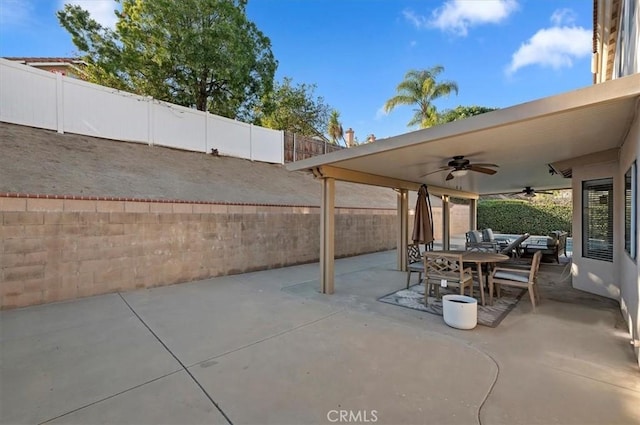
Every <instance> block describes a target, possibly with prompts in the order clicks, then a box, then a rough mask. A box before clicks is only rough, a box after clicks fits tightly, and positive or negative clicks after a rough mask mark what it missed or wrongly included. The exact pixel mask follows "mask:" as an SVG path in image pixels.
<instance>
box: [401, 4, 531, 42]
mask: <svg viewBox="0 0 640 425" xmlns="http://www.w3.org/2000/svg"><path fill="white" fill-rule="evenodd" d="M517 9H518V3H517V1H516V0H483V1H478V0H448V1H447V2H446V3H445V4H444V5H443V6H441V7H439V8H437V9H436V10H434V11H433V13H432V15H431V19H426V18H424V17H420V16H415V14H414V19H409V17H408V16H407V14H406V13H405V17H407V19H409V21H411V22H412V23H413V24H414V25H416V26H417V27H418V28H420V27H424V26H428V27H432V28H438V29H440V30H442V31H447V32H452V33H454V34H456V35H459V36H466V35H467V34H468V32H469V28H471V27H473V26H477V25H482V24H497V23H499V22H502V21H504V20H505V19H506V18H508V17H509V15H510V14H511V13H513V12H514V11H516V10H517Z"/></svg>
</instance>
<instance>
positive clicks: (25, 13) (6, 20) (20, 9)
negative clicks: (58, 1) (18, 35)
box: [0, 0, 33, 28]
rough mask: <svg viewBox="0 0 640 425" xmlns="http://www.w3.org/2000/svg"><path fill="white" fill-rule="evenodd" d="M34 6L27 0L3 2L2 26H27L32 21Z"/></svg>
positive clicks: (0, 15) (0, 17)
mask: <svg viewBox="0 0 640 425" xmlns="http://www.w3.org/2000/svg"><path fill="white" fill-rule="evenodd" d="M32 11H33V5H32V4H31V2H30V1H25V0H2V6H0V25H2V27H3V28H5V27H7V26H20V25H25V24H27V23H28V22H29V21H30V20H31V12H32Z"/></svg>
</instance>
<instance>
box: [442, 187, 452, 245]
mask: <svg viewBox="0 0 640 425" xmlns="http://www.w3.org/2000/svg"><path fill="white" fill-rule="evenodd" d="M450 222H451V211H449V196H447V195H442V249H443V250H444V251H448V250H449V245H450V243H451V226H450Z"/></svg>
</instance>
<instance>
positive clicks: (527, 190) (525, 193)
mask: <svg viewBox="0 0 640 425" xmlns="http://www.w3.org/2000/svg"><path fill="white" fill-rule="evenodd" d="M536 193H544V194H545V195H553V193H552V192H541V191H539V190H535V189H534V188H532V187H531V186H527V187H525V188H524V189H522V190H521V191H520V192H514V195H515V194H520V195H523V196H526V197H527V198H533V197H534V196H536Z"/></svg>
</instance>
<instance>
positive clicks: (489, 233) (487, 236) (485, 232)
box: [482, 228, 496, 242]
mask: <svg viewBox="0 0 640 425" xmlns="http://www.w3.org/2000/svg"><path fill="white" fill-rule="evenodd" d="M482 241H483V242H495V241H496V238H495V237H494V235H493V230H492V229H490V228H487V229H482Z"/></svg>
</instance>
